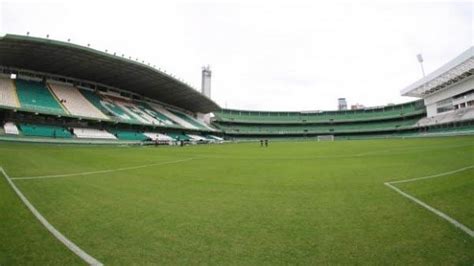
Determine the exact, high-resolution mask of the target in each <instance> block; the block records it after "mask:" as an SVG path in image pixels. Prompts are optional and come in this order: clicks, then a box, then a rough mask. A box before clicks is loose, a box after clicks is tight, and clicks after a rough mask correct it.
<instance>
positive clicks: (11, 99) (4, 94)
mask: <svg viewBox="0 0 474 266" xmlns="http://www.w3.org/2000/svg"><path fill="white" fill-rule="evenodd" d="M0 105H3V106H7V107H13V108H18V107H20V104H19V102H18V96H17V94H16V89H15V84H14V83H13V80H11V79H7V78H1V77H0Z"/></svg>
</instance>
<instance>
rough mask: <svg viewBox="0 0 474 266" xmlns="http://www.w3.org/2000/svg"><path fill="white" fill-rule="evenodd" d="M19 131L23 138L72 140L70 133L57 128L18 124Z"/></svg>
mask: <svg viewBox="0 0 474 266" xmlns="http://www.w3.org/2000/svg"><path fill="white" fill-rule="evenodd" d="M20 129H21V132H22V133H23V135H24V136H38V137H50V138H72V134H71V132H69V131H68V130H67V129H65V128H63V127H59V126H46V125H34V124H20Z"/></svg>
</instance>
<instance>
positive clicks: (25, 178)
mask: <svg viewBox="0 0 474 266" xmlns="http://www.w3.org/2000/svg"><path fill="white" fill-rule="evenodd" d="M191 160H194V158H187V159H181V160H174V161H168V162H162V163H152V164H144V165H137V166H130V167H122V168H117V169H107V170H99V171H91V172H82V173H72V174H60V175H43V176H24V177H12V178H10V179H11V180H27V179H44V178H59V177H71V176H84V175H95V174H106V173H113V172H118V171H127V170H134V169H140V168H146V167H152V166H158V165H166V164H174V163H181V162H187V161H191Z"/></svg>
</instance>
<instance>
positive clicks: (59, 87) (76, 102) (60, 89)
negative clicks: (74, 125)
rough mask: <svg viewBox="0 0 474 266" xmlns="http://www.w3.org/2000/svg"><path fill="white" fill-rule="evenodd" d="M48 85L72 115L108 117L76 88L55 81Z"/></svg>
mask: <svg viewBox="0 0 474 266" xmlns="http://www.w3.org/2000/svg"><path fill="white" fill-rule="evenodd" d="M49 87H50V88H51V90H52V91H53V92H54V94H55V95H56V97H57V98H58V99H59V101H60V102H61V103H62V105H63V106H64V107H66V109H67V110H68V111H69V113H71V114H72V115H76V116H82V117H91V118H97V119H104V120H105V119H108V117H107V116H106V115H105V114H103V113H102V112H101V111H100V110H99V109H97V108H96V107H95V106H94V105H93V104H92V103H91V102H89V101H88V100H87V99H86V98H85V97H84V96H83V95H82V93H81V92H80V91H79V90H78V89H77V88H75V87H73V86H70V85H65V84H56V83H49Z"/></svg>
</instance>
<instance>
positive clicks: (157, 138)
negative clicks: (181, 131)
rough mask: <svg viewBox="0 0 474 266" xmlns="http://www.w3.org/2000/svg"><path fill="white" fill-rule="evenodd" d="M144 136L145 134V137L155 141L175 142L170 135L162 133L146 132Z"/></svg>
mask: <svg viewBox="0 0 474 266" xmlns="http://www.w3.org/2000/svg"><path fill="white" fill-rule="evenodd" d="M144 134H145V136H147V137H148V138H150V139H151V140H153V141H165V142H169V141H173V140H174V139H173V138H172V137H170V136H168V135H165V134H161V133H153V132H145V133H144Z"/></svg>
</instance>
